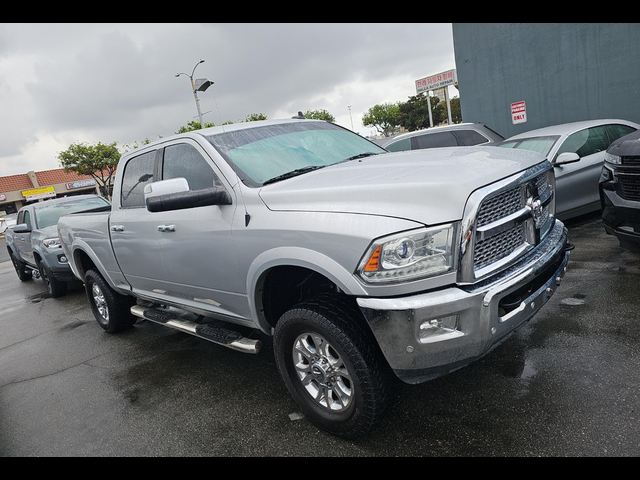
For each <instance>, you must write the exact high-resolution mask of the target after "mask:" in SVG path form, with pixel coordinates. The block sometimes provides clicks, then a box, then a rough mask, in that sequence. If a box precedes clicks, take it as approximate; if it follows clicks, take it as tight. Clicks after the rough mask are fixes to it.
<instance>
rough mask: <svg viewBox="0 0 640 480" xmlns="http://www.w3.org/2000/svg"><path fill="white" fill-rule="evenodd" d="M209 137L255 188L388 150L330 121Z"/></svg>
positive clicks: (233, 166) (292, 124)
mask: <svg viewBox="0 0 640 480" xmlns="http://www.w3.org/2000/svg"><path fill="white" fill-rule="evenodd" d="M206 138H207V140H208V141H209V142H210V143H211V144H212V145H213V146H214V147H215V148H216V149H217V150H218V151H219V152H220V154H221V155H222V156H223V157H224V158H225V160H226V161H227V162H228V163H229V164H230V165H231V166H232V168H233V169H234V170H235V171H236V173H237V174H238V176H239V177H240V178H241V179H242V181H243V182H244V183H245V184H246V185H249V186H252V187H256V186H261V185H263V184H265V183H273V182H274V181H279V180H284V179H285V178H289V177H291V176H295V175H299V174H304V173H306V172H309V171H312V170H315V169H317V168H322V167H326V166H328V165H334V164H336V163H340V162H343V161H346V160H350V159H354V158H362V157H363V156H368V155H377V154H379V153H385V150H384V149H383V148H380V147H379V146H377V145H375V144H373V143H371V142H370V141H368V140H366V139H365V138H362V137H361V136H360V135H358V134H356V133H353V132H351V131H349V130H346V129H344V128H342V127H339V126H337V125H334V124H332V123H327V122H291V123H281V124H273V125H266V126H260V127H255V128H249V129H245V130H237V131H231V132H226V133H219V134H215V135H208V136H206Z"/></svg>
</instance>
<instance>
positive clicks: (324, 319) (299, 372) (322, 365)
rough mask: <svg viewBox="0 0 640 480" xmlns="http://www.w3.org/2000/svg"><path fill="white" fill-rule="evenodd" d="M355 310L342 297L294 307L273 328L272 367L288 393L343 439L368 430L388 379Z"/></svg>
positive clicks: (385, 396)
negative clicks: (278, 373) (275, 368)
mask: <svg viewBox="0 0 640 480" xmlns="http://www.w3.org/2000/svg"><path fill="white" fill-rule="evenodd" d="M358 315H361V314H360V312H359V311H358V310H357V307H355V306H354V305H351V304H350V303H349V302H348V301H347V300H346V299H344V298H341V297H325V298H324V299H320V300H318V301H308V302H304V303H301V304H299V305H298V306H296V307H294V308H293V309H291V310H289V311H288V312H286V313H285V314H284V315H283V316H282V317H281V318H280V320H279V321H278V323H277V324H276V329H275V333H274V335H275V336H274V351H275V356H276V363H277V366H278V369H279V371H280V374H281V375H282V377H283V379H284V382H285V384H286V386H287V389H288V390H289V392H290V393H291V395H292V396H293V398H294V399H295V400H296V402H297V403H298V405H299V406H300V408H301V409H302V411H303V413H304V414H305V415H306V416H307V417H308V418H309V419H310V420H311V421H312V422H313V423H314V424H315V425H317V426H318V427H320V428H321V429H323V430H326V431H328V432H329V433H332V434H334V435H337V436H339V437H343V438H356V437H359V436H361V435H364V434H365V433H367V432H368V431H369V430H371V429H372V428H373V427H374V425H375V424H376V423H377V422H378V421H379V420H380V418H381V417H382V415H383V413H384V412H385V410H386V408H387V406H388V404H389V402H390V398H391V396H392V395H391V389H392V383H393V382H392V381H391V375H390V374H389V373H390V372H388V366H387V365H386V363H385V361H384V359H383V358H382V355H381V353H380V352H379V350H378V348H377V345H376V343H375V339H374V338H373V335H372V334H371V332H370V331H368V330H367V326H366V325H365V324H363V319H362V318H358Z"/></svg>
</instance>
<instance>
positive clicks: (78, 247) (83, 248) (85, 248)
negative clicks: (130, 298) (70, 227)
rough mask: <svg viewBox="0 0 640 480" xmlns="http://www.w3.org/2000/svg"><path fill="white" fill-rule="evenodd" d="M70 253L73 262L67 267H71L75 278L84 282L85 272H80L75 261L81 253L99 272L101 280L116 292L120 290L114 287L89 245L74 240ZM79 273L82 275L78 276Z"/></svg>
mask: <svg viewBox="0 0 640 480" xmlns="http://www.w3.org/2000/svg"><path fill="white" fill-rule="evenodd" d="M71 252H72V256H73V261H70V262H69V266H70V267H71V271H72V272H73V274H74V275H75V276H76V278H78V279H79V280H80V281H82V282H84V274H85V273H86V272H84V271H81V269H80V267H79V266H78V261H77V259H78V254H79V253H80V252H81V253H84V254H85V255H86V256H87V257H89V260H91V262H92V263H93V264H94V265H95V267H96V268H97V269H98V272H100V275H102V278H104V280H105V281H106V282H107V283H108V284H109V286H110V287H111V288H113V289H114V290H115V291H116V292H119V291H121V289H120V288H118V287H116V285H114V283H113V281H112V280H111V277H110V276H109V274H108V273H107V271H106V269H105V268H104V265H103V264H102V262H101V261H100V260H99V259H98V257H97V255H96V254H95V253H94V251H93V250H92V249H91V248H90V247H89V245H88V244H87V243H86V242H84V241H83V240H80V239H76V241H75V242H74V245H73V246H72V249H71ZM80 273H82V274H83V275H82V276H80Z"/></svg>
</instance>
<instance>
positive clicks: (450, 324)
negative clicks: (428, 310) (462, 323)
mask: <svg viewBox="0 0 640 480" xmlns="http://www.w3.org/2000/svg"><path fill="white" fill-rule="evenodd" d="M457 328H458V315H448V316H446V317H441V318H432V319H431V320H427V321H426V322H422V323H421V324H420V331H419V333H418V341H419V342H420V343H430V342H439V341H441V340H448V339H450V338H456V337H461V336H463V335H464V333H462V332H461V331H460V330H457Z"/></svg>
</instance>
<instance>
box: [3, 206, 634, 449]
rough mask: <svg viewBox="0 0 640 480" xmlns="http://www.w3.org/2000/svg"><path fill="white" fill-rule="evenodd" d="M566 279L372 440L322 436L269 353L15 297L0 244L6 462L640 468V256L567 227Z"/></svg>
mask: <svg viewBox="0 0 640 480" xmlns="http://www.w3.org/2000/svg"><path fill="white" fill-rule="evenodd" d="M567 226H568V227H569V235H570V241H571V242H572V243H574V244H575V246H576V248H575V250H574V251H573V252H572V254H571V259H570V263H569V269H568V272H567V275H566V276H565V279H564V281H563V283H562V285H561V286H560V288H559V289H558V291H557V292H556V294H555V295H554V296H553V297H552V298H551V299H550V300H549V302H548V303H547V305H545V306H544V308H543V309H542V310H541V311H540V313H539V314H538V315H537V316H536V317H534V319H533V320H532V321H531V322H530V323H528V324H527V325H526V326H525V327H523V328H522V329H520V330H519V331H518V332H517V333H516V334H515V335H514V336H512V337H511V338H510V339H509V340H508V341H507V342H505V343H504V344H502V345H501V346H500V347H498V348H497V349H496V350H494V351H493V352H491V353H490V354H489V355H487V356H486V357H484V358H483V359H481V360H479V361H478V362H476V363H474V364H472V365H470V366H468V367H466V368H464V369H462V370H459V371H457V372H454V373H451V374H449V375H447V376H445V377H441V378H439V379H436V380H433V381H431V382H429V383H425V384H421V385H418V386H408V385H407V386H404V387H403V388H402V390H401V392H400V395H399V398H398V400H397V401H396V403H395V404H394V407H393V408H392V409H391V411H390V412H389V414H388V415H387V416H386V417H385V418H384V420H383V421H382V423H381V424H380V425H379V426H378V427H377V428H376V429H375V430H374V431H373V432H372V433H371V434H370V435H369V436H367V437H366V438H363V439H360V440H358V441H346V440H341V439H338V438H335V437H332V436H331V435H328V434H326V433H323V432H321V431H319V430H317V429H316V428H315V427H314V426H313V425H312V424H310V423H309V422H308V421H307V420H306V419H305V418H304V417H301V415H300V414H299V411H298V409H297V407H296V405H295V403H294V402H293V400H292V399H291V398H290V397H289V395H288V393H287V391H286V389H285V387H284V385H283V383H282V381H281V380H280V377H279V375H278V372H277V369H276V366H275V362H274V359H273V351H272V349H271V344H270V341H269V339H268V338H263V340H264V347H263V350H262V352H261V353H260V354H259V355H247V354H242V353H239V352H235V351H232V350H229V349H226V348H224V347H219V346H216V345H213V344H211V343H209V342H206V341H203V340H200V339H197V338H195V337H192V336H190V335H187V334H184V333H179V332H176V331H173V330H171V329H167V328H165V327H162V326H159V325H156V324H152V323H149V322H143V323H138V324H136V326H135V327H134V329H132V330H130V331H127V332H125V333H122V334H118V335H110V334H107V333H105V332H104V331H102V329H101V328H100V327H99V326H98V324H97V323H96V322H95V320H94V319H93V317H92V315H91V312H90V310H89V308H88V307H87V302H86V298H85V296H84V291H83V290H82V288H81V286H79V287H78V288H76V289H72V290H71V291H70V292H69V293H68V294H67V296H65V297H63V298H60V299H53V298H50V297H49V296H48V295H47V294H46V293H45V288H44V286H43V284H42V282H41V281H39V280H34V281H30V282H25V283H21V282H20V281H19V280H18V279H17V277H16V275H15V272H14V270H13V266H12V264H11V262H9V261H8V257H7V256H6V249H5V245H4V241H3V240H1V239H0V456H2V457H35V456H38V457H43V456H54V457H86V456H92V457H106V456H120V457H130V456H145V457H149V456H173V457H183V456H190V457H221V456H258V457H265V456H274V457H276V456H314V457H317V456H320V457H340V456H353V457H356V456H514V457H515V456H523V457H529V456H548V457H556V456H560V457H564V456H603V457H605V456H638V455H639V454H640V389H639V386H640V254H639V253H633V252H629V251H626V250H624V249H622V248H621V247H620V246H619V243H618V241H617V240H616V239H615V237H611V236H608V235H606V234H605V233H604V228H603V226H602V222H601V220H600V219H599V216H598V215H590V216H587V217H582V218H579V219H577V220H574V221H570V222H567Z"/></svg>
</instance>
